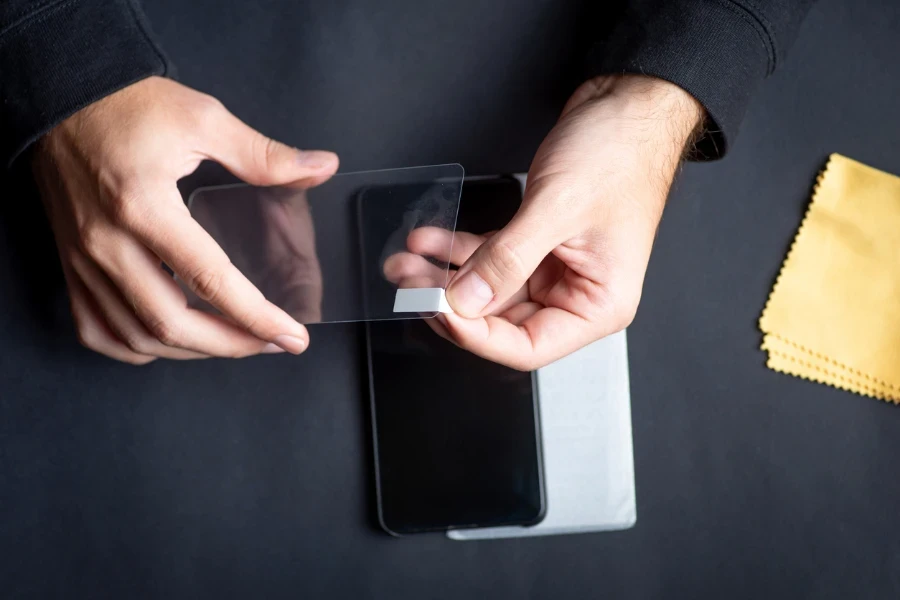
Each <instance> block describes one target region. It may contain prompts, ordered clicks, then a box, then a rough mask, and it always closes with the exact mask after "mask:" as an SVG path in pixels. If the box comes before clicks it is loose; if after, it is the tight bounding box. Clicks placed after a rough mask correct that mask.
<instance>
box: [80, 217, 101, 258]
mask: <svg viewBox="0 0 900 600" xmlns="http://www.w3.org/2000/svg"><path fill="white" fill-rule="evenodd" d="M78 242H79V245H80V246H81V250H82V251H83V252H84V253H85V254H86V255H87V256H90V257H91V258H97V257H98V256H101V255H102V254H103V252H104V250H105V249H106V247H107V245H108V243H109V231H107V229H106V228H105V227H103V226H102V225H100V224H99V223H98V222H97V221H94V220H91V221H87V222H85V223H83V224H81V225H80V226H79V227H78Z"/></svg>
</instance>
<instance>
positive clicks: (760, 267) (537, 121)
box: [0, 0, 900, 599]
mask: <svg viewBox="0 0 900 600" xmlns="http://www.w3.org/2000/svg"><path fill="white" fill-rule="evenodd" d="M167 4H170V5H171V6H166V5H167ZM184 4H188V3H184ZM194 4H196V3H194ZM851 4H852V7H851V6H850V5H851ZM254 7H258V8H254ZM178 10H179V9H178V5H177V3H175V2H160V3H157V5H156V6H155V7H150V9H149V16H150V19H151V21H152V22H153V24H154V26H155V27H156V29H157V31H158V33H159V34H160V37H161V38H162V40H163V44H164V46H165V47H166V48H167V51H168V52H169V53H170V54H171V55H172V58H173V59H174V60H175V62H176V63H177V64H178V65H179V68H180V74H181V77H182V79H183V80H184V81H185V82H186V83H189V84H191V85H195V86H197V87H199V88H201V89H204V90H205V91H210V92H214V93H216V94H217V95H219V96H220V97H222V99H223V100H224V101H225V102H226V104H227V105H229V106H230V107H231V108H232V109H233V110H234V111H235V112H236V113H237V114H238V115H239V116H241V117H243V118H245V119H247V120H248V121H249V122H250V123H251V124H253V125H255V126H257V127H260V128H261V129H262V130H264V131H265V132H266V133H269V134H271V135H277V136H280V137H282V138H283V139H285V141H288V142H290V143H294V144H302V145H305V146H324V147H331V148H334V149H336V150H338V151H339V152H340V153H341V155H342V157H343V161H344V162H343V168H344V169H345V170H354V169H360V168H376V167H398V166H405V165H411V164H423V163H431V162H443V161H459V162H462V163H463V164H464V165H465V166H466V167H467V169H468V170H469V172H475V173H479V172H480V173H491V172H502V171H521V170H524V169H525V168H527V165H528V160H529V158H530V154H531V152H533V149H534V146H535V144H536V143H537V142H538V141H539V140H540V137H541V135H542V132H543V131H545V130H546V128H547V127H548V126H549V125H550V123H552V121H553V117H554V115H555V112H556V110H557V109H558V106H559V105H560V104H559V103H560V102H561V101H562V100H563V99H564V98H565V95H566V93H567V92H566V90H567V89H569V88H568V87H567V86H568V83H569V82H570V81H574V79H575V75H574V73H575V71H576V69H575V68H574V67H572V68H571V69H569V68H568V67H565V68H560V67H559V64H566V65H568V64H569V62H567V61H568V59H569V58H570V57H571V56H574V55H575V54H576V53H577V52H576V51H577V50H578V48H577V47H576V46H577V37H576V39H574V41H572V43H571V45H566V44H565V43H562V42H560V43H559V44H557V45H549V46H544V47H540V48H535V49H533V50H532V54H531V55H530V60H531V67H532V68H531V69H530V71H529V72H528V73H522V72H518V71H515V70H510V67H509V65H512V64H514V63H515V62H516V61H515V60H514V59H517V58H518V57H519V56H522V54H521V52H523V51H524V50H523V48H526V47H527V46H528V45H527V44H526V43H525V42H526V41H527V40H526V41H522V40H519V39H505V38H503V37H502V36H503V35H511V34H510V33H509V32H508V31H506V33H504V32H503V31H500V32H498V33H496V34H495V35H493V36H492V35H491V34H492V33H493V31H494V29H496V28H493V29H492V24H491V20H492V19H498V18H502V16H503V15H502V13H492V12H491V11H490V10H488V9H486V14H485V15H484V16H483V17H484V18H483V19H477V18H473V20H472V22H471V23H464V24H459V23H447V24H445V25H446V27H447V28H448V31H449V32H450V33H452V32H453V31H456V30H458V31H468V30H471V35H472V40H488V41H486V42H481V44H480V45H479V43H476V42H474V41H471V40H470V39H469V38H465V39H464V40H461V41H460V43H459V44H457V48H456V50H455V52H454V53H447V54H440V55H433V56H432V55H429V54H428V52H424V53H423V52H417V51H416V46H415V44H416V36H418V35H423V36H424V35H426V33H425V30H426V29H427V28H425V29H423V30H422V31H419V30H417V29H416V28H415V27H413V26H411V25H408V24H407V25H406V26H403V27H399V28H393V29H391V31H394V32H395V34H396V36H398V37H396V38H391V39H393V40H394V42H391V43H396V44H397V46H396V47H393V46H391V44H387V43H385V42H384V40H383V37H382V36H380V35H379V31H381V30H380V29H379V28H387V27H389V26H391V24H390V23H389V22H387V21H385V22H381V21H379V18H380V17H379V15H378V14H377V12H378V11H377V10H376V9H374V8H373V9H372V12H373V14H370V15H359V14H358V13H353V12H352V11H351V13H350V16H348V17H347V18H346V19H344V20H341V21H340V22H335V23H324V24H323V23H315V20H314V19H312V17H314V15H294V16H292V17H290V18H287V17H286V18H285V19H283V20H281V21H279V20H275V21H268V20H266V21H265V22H264V23H263V24H262V25H260V23H262V21H260V20H261V19H262V20H265V19H266V17H265V12H264V11H265V3H256V4H254V5H253V6H250V5H249V3H248V6H247V7H246V8H245V9H244V13H243V14H241V15H238V16H234V15H231V16H229V15H228V14H227V13H225V12H224V11H213V12H211V13H210V15H209V19H210V21H209V22H206V23H204V27H205V29H204V30H205V31H209V29H210V27H211V25H210V23H211V24H212V25H214V26H215V27H213V29H216V30H218V31H220V35H219V37H218V38H217V39H215V40H212V39H209V40H206V39H204V38H203V36H201V35H198V34H197V31H198V24H197V22H196V21H192V19H196V16H192V14H180V13H178ZM185 10H187V9H185ZM298 10H299V9H298ZM564 13H565V11H560V13H559V15H558V16H557V17H555V18H556V19H557V21H555V22H554V23H555V25H553V27H557V28H558V29H557V30H554V31H562V32H563V33H565V28H566V27H567V26H572V27H574V26H575V23H573V22H571V21H567V20H566V15H565V14H564ZM538 16H539V15H519V16H511V17H510V18H521V19H522V27H525V25H526V24H527V23H529V22H530V21H529V19H536V18H537V17H538ZM384 18H385V19H388V17H384ZM291 19H294V20H293V21H292V20H291ZM310 19H312V20H310ZM535 22H537V21H535ZM266 26H271V27H270V28H269V29H265V27H266ZM454 27H455V28H456V30H454V29H453V28H454ZM548 27H549V28H551V29H552V27H550V26H548ZM296 28H300V30H299V31H298V30H297V29H296ZM304 28H305V29H304ZM432 30H433V28H432ZM252 31H256V32H257V35H256V37H253V35H251V34H250V33H247V32H252ZM260 31H266V32H268V33H267V34H266V35H270V36H281V37H280V38H279V39H281V40H282V41H283V40H290V43H288V44H287V45H285V44H274V43H273V44H272V45H271V46H265V47H260V46H259V43H260V42H261V40H262V39H263V38H260V37H259V32H260ZM314 31H320V32H325V33H322V34H321V35H322V37H321V39H314V38H310V37H309V35H312V34H310V33H309V32H314ZM348 31H352V32H354V35H353V36H352V39H354V40H355V41H354V44H353V45H352V47H351V48H350V49H349V50H348V49H347V48H342V47H341V44H342V43H343V41H345V40H347V39H350V37H349V36H348V35H347V32H348ZM504 31H505V30H504ZM304 32H306V33H307V34H309V35H307V36H304V35H301V34H303V33H304ZM367 32H368V34H369V35H370V38H369V40H368V42H369V43H368V44H367V43H364V42H365V41H366V40H365V39H364V38H360V37H359V35H357V34H359V33H367ZM448 35H449V33H448ZM547 35H550V34H549V33H548V34H547ZM558 39H559V40H567V39H569V38H568V37H567V36H566V35H560V36H559V37H558ZM361 40H362V41H361ZM519 43H520V44H521V46H516V44H519ZM254 44H256V48H257V52H255V53H250V55H247V54H246V50H245V49H246V48H247V47H250V46H253V45H254ZM504 49H508V50H507V53H508V55H507V54H504ZM438 54H439V53H438ZM898 56H900V9H898V6H897V5H896V3H893V2H890V1H889V0H880V1H876V0H872V1H867V2H854V3H849V2H840V1H838V0H826V1H823V2H822V3H821V4H820V5H819V6H818V7H817V8H815V9H814V10H813V12H812V13H811V15H810V17H809V19H808V20H807V22H806V23H805V25H804V27H803V30H802V33H801V36H800V38H799V40H798V41H797V44H796V46H795V48H794V50H793V53H792V55H791V57H790V59H789V61H788V62H787V64H785V65H784V68H783V69H781V70H780V71H779V72H778V73H776V75H775V76H774V77H773V78H772V79H771V80H770V81H769V82H768V83H767V85H766V86H765V87H764V89H762V90H761V91H760V93H759V94H758V95H757V97H756V99H755V101H754V103H753V105H752V107H751V109H750V114H749V116H748V118H747V120H746V121H745V123H744V126H743V130H742V135H741V138H740V139H739V141H738V144H737V145H736V146H735V147H734V148H733V151H732V153H731V154H730V155H729V156H728V157H727V158H726V159H725V160H724V161H722V162H719V163H715V164H707V165H689V166H687V167H686V168H685V170H684V173H683V176H682V177H681V178H680V180H679V181H678V183H677V185H676V189H675V191H674V193H673V195H672V198H671V201H670V203H669V207H668V209H667V212H666V215H665V217H664V220H663V225H662V229H661V232H660V236H659V239H658V242H657V245H656V249H655V253H654V256H653V259H652V262H651V265H650V270H649V274H648V277H647V283H646V287H645V291H644V300H643V303H642V305H641V309H640V311H639V314H638V318H637V320H636V322H635V323H634V325H633V326H632V328H631V329H630V332H629V345H630V361H631V368H632V379H631V381H632V403H633V421H634V443H635V461H636V476H637V495H638V523H637V525H636V527H635V528H634V529H633V530H631V531H627V532H622V533H615V534H596V535H584V536H572V537H559V538H545V539H522V540H509V541H500V542H486V543H466V544H460V543H455V542H452V541H449V540H447V539H446V538H445V537H444V536H442V535H426V536H420V537H411V538H406V539H401V540H396V539H391V538H389V537H387V536H386V535H383V534H382V533H380V532H379V531H378V530H377V529H376V528H375V525H374V520H373V518H372V514H371V513H372V506H373V504H374V503H373V498H372V482H371V476H370V468H369V465H370V456H369V450H368V438H367V434H366V414H365V410H364V406H365V404H364V393H363V392H364V382H365V380H364V373H363V357H364V354H363V349H362V336H361V330H360V329H359V328H357V327H356V326H319V327H314V328H312V340H313V345H312V349H311V351H310V353H309V354H308V355H307V356H304V357H303V358H299V359H298V358H294V357H290V356H277V357H272V356H268V357H259V358H253V359H248V360H244V361H240V362H226V361H206V362H198V363H171V362H168V363H167V362H161V363H157V364H154V365H152V366H149V367H147V368H141V369H136V368H131V367H127V366H124V365H117V364H114V363H112V362H110V361H108V360H106V359H104V358H102V357H99V356H96V355H93V354H91V353H89V352H87V351H85V350H82V349H81V348H80V347H79V346H78V345H77V343H76V342H75V338H74V335H73V334H72V331H71V323H70V321H69V318H68V316H67V309H66V303H65V297H64V290H63V287H62V283H61V277H60V274H59V269H58V266H57V263H56V259H55V256H54V252H55V251H54V249H53V245H52V240H51V238H50V237H49V234H48V232H47V229H46V224H45V222H44V220H43V217H42V216H41V210H40V207H39V203H38V202H37V200H36V199H35V198H34V196H33V193H32V192H30V190H29V189H28V188H27V186H24V185H22V184H21V174H19V175H20V177H19V179H16V178H12V177H10V178H8V179H7V180H6V181H5V182H4V187H3V188H2V189H4V190H5V191H4V192H2V198H3V199H2V202H0V225H2V227H0V307H2V310H0V515H2V518H0V556H2V560H0V589H2V590H3V595H4V596H12V597H66V598H76V597H135V598H137V597H169V598H176V597H217V598H223V597H248V596H251V597H310V598H316V597H327V598H333V597H347V598H368V597H372V598H392V599H396V598H460V597H463V598H479V597H490V598H505V597H508V598H523V597H528V598H551V597H552V598H562V597H572V598H585V597H613V598H642V599H643V598H697V597H728V598H759V597H790V598H797V597H815V598H846V597H865V598H889V597H896V596H897V594H898V593H900V542H898V539H900V517H898V510H897V505H898V499H900V485H898V473H897V468H896V464H897V457H898V456H900V409H898V408H896V407H893V406H889V405H886V404H882V403H880V402H878V401H874V400H869V399H864V398H859V397H856V396H853V395H851V394H848V393H844V392H839V391H835V390H832V389H830V388H826V387H823V386H820V385H814V384H810V383H806V382H803V381H800V380H796V379H792V378H789V377H786V376H783V375H779V374H776V373H773V372H770V371H768V370H767V369H766V368H765V367H764V354H763V353H762V352H761V351H759V350H758V349H757V347H758V344H759V342H760V334H759V333H758V332H757V329H756V320H757V318H758V316H759V312H760V310H761V308H762V306H763V304H764V302H765V299H766V296H767V294H768V291H769V288H770V286H771V284H772V282H773V280H774V277H775V275H776V273H777V271H778V268H779V266H780V263H781V261H782V259H783V258H784V254H785V252H786V250H787V248H788V246H789V244H790V241H791V239H792V236H793V234H794V232H795V230H796V228H797V226H798V225H799V223H800V220H801V218H802V215H803V211H804V208H805V206H806V203H807V201H808V196H809V193H810V189H811V186H812V182H813V180H814V178H815V175H816V173H817V171H818V170H819V169H820V168H821V167H822V166H823V165H824V162H825V160H826V157H827V155H828V153H830V152H834V151H837V152H842V153H845V154H847V155H849V156H851V157H854V158H856V159H859V160H862V161H864V162H867V163H869V164H871V165H873V166H876V167H879V168H883V169H886V170H888V171H892V172H895V173H900V117H898V115H897V112H896V111H897V98H898V97H900V66H898V62H897V57H898ZM347 57H352V60H349V59H348V58H347ZM388 59H390V60H389V62H386V61H388ZM479 60H480V61H481V63H482V64H481V66H480V67H479V68H480V72H479V73H478V75H477V76H478V77H479V79H478V81H477V83H478V85H473V84H472V82H471V81H468V85H463V84H464V83H466V81H463V78H466V77H473V75H472V74H471V72H470V68H471V66H472V65H473V64H476V62H477V61H479ZM504 61H506V62H504ZM385 64H390V65H392V66H391V68H390V69H385V68H384V67H383V65H385ZM329 65H330V66H329ZM378 65H382V67H380V70H376V68H375V67H376V66H378ZM540 65H543V67H541V66H540ZM278 77H283V78H284V79H283V80H278ZM407 81H415V82H417V84H416V87H415V88H414V89H413V90H410V88H409V87H408V86H406V87H404V82H407ZM497 81H500V82H502V83H503V85H502V86H499V87H492V82H497ZM500 90H502V91H500ZM523 124H525V125H523ZM425 132H427V133H428V135H425ZM221 179H222V178H221V176H220V174H219V173H218V172H216V171H214V170H210V169H204V170H203V171H202V172H201V173H200V174H198V175H197V176H196V177H194V178H192V179H191V180H190V181H187V182H185V188H186V191H189V189H190V188H191V187H192V186H196V185H197V184H200V183H211V182H214V181H217V180H221ZM898 343H900V340H898Z"/></svg>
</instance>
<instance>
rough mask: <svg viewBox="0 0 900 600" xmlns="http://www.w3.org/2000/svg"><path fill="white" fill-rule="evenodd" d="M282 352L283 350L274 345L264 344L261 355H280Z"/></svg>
mask: <svg viewBox="0 0 900 600" xmlns="http://www.w3.org/2000/svg"><path fill="white" fill-rule="evenodd" d="M283 352H284V348H282V347H281V346H276V345H275V344H266V345H265V346H263V349H262V353H263V354H281V353H283Z"/></svg>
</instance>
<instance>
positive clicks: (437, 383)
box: [367, 178, 544, 534]
mask: <svg viewBox="0 0 900 600" xmlns="http://www.w3.org/2000/svg"><path fill="white" fill-rule="evenodd" d="M520 201H521V188H520V185H519V183H518V181H516V180H515V179H512V178H509V179H506V178H496V179H490V180H483V181H475V182H471V183H470V182H467V183H466V184H465V185H464V187H463V198H462V203H461V205H460V215H459V220H458V225H457V229H458V230H465V231H472V232H475V233H481V232H484V231H490V230H492V229H497V228H499V227H502V226H503V225H504V224H505V223H506V222H508V220H509V218H510V217H511V215H512V214H513V213H514V212H515V209H516V208H517V207H518V204H519V202H520ZM367 337H368V345H369V371H370V373H369V375H370V389H371V403H372V419H373V430H374V442H375V460H376V479H377V484H378V504H379V516H380V519H381V521H382V525H383V526H384V528H385V529H386V530H388V531H389V532H391V533H395V534H405V533H415V532H421V531H436V530H447V529H454V528H465V527H475V526H501V525H528V524H534V523H536V522H538V521H539V520H540V519H541V518H542V516H543V512H544V493H543V473H542V464H541V449H540V434H539V426H538V416H537V408H538V406H537V402H538V398H537V396H536V394H537V392H536V386H535V382H534V375H533V374H532V373H522V372H519V371H515V370H513V369H509V368H506V367H503V366H500V365H497V364H495V363H491V362H489V361H486V360H483V359H481V358H478V357H476V356H474V355H473V354H471V353H469V352H466V351H464V350H461V349H459V348H457V347H456V346H454V345H453V344H451V343H450V342H447V341H446V340H444V339H442V338H440V337H439V336H438V335H437V334H436V333H434V332H433V331H432V330H431V329H430V328H429V327H428V325H427V323H426V322H425V321H422V320H404V321H382V322H372V323H368V324H367Z"/></svg>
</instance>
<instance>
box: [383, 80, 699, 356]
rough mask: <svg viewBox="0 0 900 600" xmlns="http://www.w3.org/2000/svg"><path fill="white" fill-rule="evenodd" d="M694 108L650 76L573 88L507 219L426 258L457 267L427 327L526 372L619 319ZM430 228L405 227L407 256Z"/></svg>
mask: <svg viewBox="0 0 900 600" xmlns="http://www.w3.org/2000/svg"><path fill="white" fill-rule="evenodd" d="M701 115H702V109H701V107H700V105H699V104H698V103H697V102H696V101H695V100H694V99H693V98H692V97H691V96H690V95H688V94H687V93H686V92H684V91H683V90H681V89H680V88H678V87H676V86H675V85H673V84H670V83H668V82H665V81H662V80H659V79H653V78H649V77H642V76H622V77H609V78H603V79H596V80H593V81H590V82H588V83H586V84H585V85H583V86H582V87H581V88H579V89H578V90H577V91H576V93H575V94H574V96H573V97H572V99H571V100H570V101H569V103H568V104H567V106H566V107H565V109H564V111H563V114H562V116H561V118H560V120H559V122H558V123H557V125H556V126H555V127H554V128H553V130H552V131H551V132H550V134H549V135H548V136H547V138H546V139H545V140H544V143H543V144H542V145H541V147H540V149H539V150H538V152H537V155H536V156H535V159H534V162H533V163H532V165H531V169H530V171H529V173H528V185H527V189H526V191H525V198H524V200H523V203H522V207H521V209H520V210H519V212H518V213H517V214H516V216H515V217H514V218H513V220H512V221H511V222H510V223H509V224H508V225H507V226H506V227H504V228H503V229H502V230H501V231H499V232H497V233H496V234H494V235H492V236H490V237H489V238H482V237H479V236H474V235H472V234H465V233H458V234H457V237H456V240H455V242H454V247H453V254H454V255H453V256H451V257H438V258H441V259H444V260H448V259H449V260H450V261H451V262H452V263H453V264H457V265H462V266H461V267H460V269H459V271H458V272H457V273H456V275H455V276H454V277H453V278H452V280H451V282H450V285H449V287H448V290H447V296H448V300H449V302H450V305H451V306H452V307H453V309H454V310H455V311H456V313H457V314H451V315H442V316H440V317H439V318H437V319H433V320H431V321H430V323H431V325H432V327H433V328H435V330H437V331H438V333H440V334H441V335H443V336H444V337H447V338H448V339H450V340H451V341H453V342H454V343H456V344H457V345H459V346H461V347H463V348H465V349H467V350H470V351H472V352H474V353H475V354H478V355H480V356H482V357H484V358H487V359H490V360H493V361H496V362H499V363H503V364H506V365H509V366H511V367H514V368H518V369H523V370H532V369H536V368H538V367H541V366H544V365H546V364H549V363H550V362H553V361H554V360H556V359H559V358H561V357H563V356H565V355H567V354H569V353H571V352H573V351H575V350H577V349H578V348H581V347H582V346H585V345H587V344H588V343H590V342H593V341H594V340H597V339H600V338H602V337H604V336H606V335H609V334H611V333H615V332H616V331H619V330H621V329H624V328H625V327H626V326H628V325H629V324H630V323H631V321H632V319H633V318H634V315H635V311H636V310H637V306H638V302H639V300H640V297H641V288H642V286H643V281H644V274H645V272H646V270H647V263H648V260H649V258H650V249H651V246H652V245H653V240H654V237H655V235H656V229H657V226H658V224H659V220H660V217H661V216H662V211H663V206H664V205H665V200H666V196H667V194H668V192H669V187H670V185H671V183H672V179H673V177H674V175H675V171H676V169H677V167H678V164H679V162H680V161H681V158H682V154H683V152H684V149H685V145H686V144H687V143H688V142H689V140H690V138H691V136H692V134H693V132H694V130H695V129H696V128H697V125H698V123H699V121H700V118H701ZM434 235H440V234H439V232H435V231H430V232H429V231H428V230H419V231H416V232H414V233H413V235H412V236H411V237H410V239H409V245H410V250H411V252H412V253H427V252H428V251H429V249H433V248H435V247H439V244H436V241H435V238H434V237H433V236H434ZM485 240H486V241H485ZM482 242H483V243H482ZM395 275H396V274H395ZM397 278H398V279H399V278H400V277H399V276H398V277H397Z"/></svg>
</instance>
